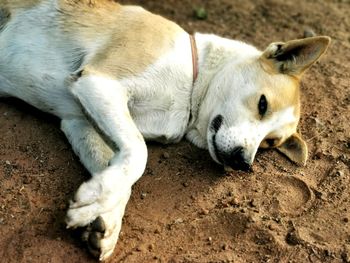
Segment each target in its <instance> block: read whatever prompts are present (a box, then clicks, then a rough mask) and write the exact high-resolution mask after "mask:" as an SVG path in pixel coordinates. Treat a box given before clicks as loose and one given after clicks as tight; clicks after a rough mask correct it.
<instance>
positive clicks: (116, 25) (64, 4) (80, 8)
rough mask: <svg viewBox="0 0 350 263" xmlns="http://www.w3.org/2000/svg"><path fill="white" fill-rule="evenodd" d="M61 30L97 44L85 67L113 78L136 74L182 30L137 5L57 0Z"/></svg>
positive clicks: (159, 53) (77, 39)
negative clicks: (58, 1)
mask: <svg viewBox="0 0 350 263" xmlns="http://www.w3.org/2000/svg"><path fill="white" fill-rule="evenodd" d="M60 9H61V12H62V17H61V18H60V21H61V25H62V30H63V31H65V33H68V34H69V35H70V36H71V37H72V38H73V39H75V41H78V42H80V43H82V45H86V44H87V45H88V46H89V45H90V46H98V52H97V53H96V55H95V56H94V57H93V58H92V60H91V62H90V63H89V66H88V67H87V68H86V70H87V71H94V72H103V73H104V74H108V75H111V76H114V77H117V78H125V77H129V76H134V75H137V74H138V73H140V72H142V71H144V70H145V69H146V68H147V67H148V66H150V65H151V64H152V63H154V62H155V61H156V60H157V59H159V57H161V56H162V55H163V54H165V53H166V52H167V51H169V50H170V49H171V48H172V47H173V46H174V42H175V39H176V36H177V35H178V34H181V33H183V32H184V31H183V30H182V29H181V28H180V27H179V26H178V25H176V24H175V23H173V22H171V21H169V20H167V19H165V18H163V17H161V16H158V15H154V14H152V13H150V12H148V11H146V10H144V9H142V8H140V7H136V6H121V5H119V4H117V3H114V2H113V1H108V0H100V1H88V0H85V1H72V0H66V1H64V0H61V1H60Z"/></svg>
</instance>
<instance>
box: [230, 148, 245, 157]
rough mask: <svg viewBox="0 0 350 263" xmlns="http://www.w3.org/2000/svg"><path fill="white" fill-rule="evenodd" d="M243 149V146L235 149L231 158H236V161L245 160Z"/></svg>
mask: <svg viewBox="0 0 350 263" xmlns="http://www.w3.org/2000/svg"><path fill="white" fill-rule="evenodd" d="M243 153H244V151H243V147H241V146H238V147H236V148H234V149H233V151H232V152H231V158H234V159H239V160H240V159H244V157H243Z"/></svg>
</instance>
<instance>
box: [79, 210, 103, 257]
mask: <svg viewBox="0 0 350 263" xmlns="http://www.w3.org/2000/svg"><path fill="white" fill-rule="evenodd" d="M105 231H106V225H105V222H104V221H103V219H102V217H101V216H99V217H97V218H96V219H95V220H94V221H93V222H92V223H91V224H89V225H88V226H87V227H86V230H85V231H84V232H83V234H82V237H81V238H82V240H83V241H84V242H85V243H86V244H87V247H88V249H89V252H90V253H91V254H92V255H93V256H94V257H96V258H99V257H100V255H101V252H102V251H101V241H102V239H103V238H104V233H105Z"/></svg>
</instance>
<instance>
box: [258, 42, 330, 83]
mask: <svg viewBox="0 0 350 263" xmlns="http://www.w3.org/2000/svg"><path fill="white" fill-rule="evenodd" d="M330 41H331V39H330V37H327V36H317V37H309V38H304V39H297V40H292V41H288V42H286V43H282V42H280V43H272V44H270V45H269V46H268V47H267V48H266V50H265V51H264V52H263V54H262V56H261V61H262V62H263V64H264V65H266V66H269V67H270V69H271V70H273V71H274V72H276V71H277V72H278V73H283V74H288V75H292V76H295V77H300V76H301V75H302V73H303V72H304V71H305V70H306V69H308V68H309V67H310V66H311V65H312V64H313V63H315V62H316V61H317V59H319V57H320V56H321V55H322V54H323V53H324V52H325V51H326V50H327V47H328V46H329V43H330Z"/></svg>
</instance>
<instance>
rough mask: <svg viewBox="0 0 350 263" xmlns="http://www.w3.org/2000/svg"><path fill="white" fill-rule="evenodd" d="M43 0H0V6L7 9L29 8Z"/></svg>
mask: <svg viewBox="0 0 350 263" xmlns="http://www.w3.org/2000/svg"><path fill="white" fill-rule="evenodd" d="M42 1H43V0H0V7H6V8H8V9H9V10H16V9H19V8H29V7H32V6H35V5H37V4H39V3H40V2H42Z"/></svg>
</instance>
